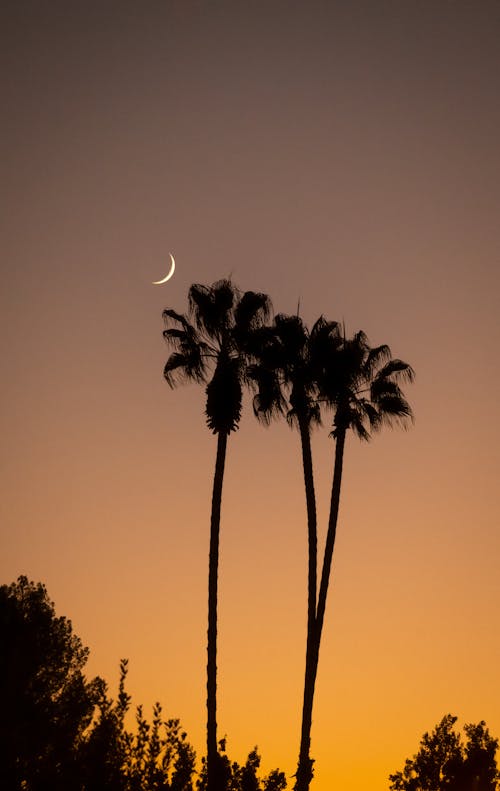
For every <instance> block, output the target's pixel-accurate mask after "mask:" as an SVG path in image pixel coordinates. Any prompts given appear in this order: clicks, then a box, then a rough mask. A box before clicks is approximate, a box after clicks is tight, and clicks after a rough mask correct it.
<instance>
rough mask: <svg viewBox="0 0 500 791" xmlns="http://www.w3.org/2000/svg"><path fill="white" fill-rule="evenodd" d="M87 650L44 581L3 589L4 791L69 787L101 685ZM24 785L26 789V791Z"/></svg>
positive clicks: (0, 710)
mask: <svg viewBox="0 0 500 791" xmlns="http://www.w3.org/2000/svg"><path fill="white" fill-rule="evenodd" d="M87 657H88V649H87V648H84V647H83V645H82V643H81V641H80V639H79V638H78V637H76V635H74V634H73V631H72V626H71V622H70V621H68V620H67V619H66V618H64V617H57V616H56V614H55V611H54V605H53V603H52V602H51V601H50V599H49V598H48V596H47V591H46V589H45V587H44V585H42V584H41V583H38V584H35V583H33V582H29V581H28V579H27V578H26V577H24V576H21V577H19V579H18V580H17V582H14V583H12V584H11V585H2V586H1V587H0V766H1V767H2V777H3V782H4V783H5V785H4V787H5V788H12V789H17V788H21V787H26V788H29V789H44V788H51V789H54V791H55V790H56V789H67V788H68V787H69V786H68V782H69V781H70V782H71V783H74V782H75V777H76V774H77V764H78V752H79V748H80V745H81V742H82V740H83V738H84V733H85V730H86V729H87V727H88V726H89V724H90V721H91V719H92V715H93V711H94V705H95V702H96V700H97V694H98V687H99V681H98V680H97V679H94V680H93V681H91V682H87V681H86V679H85V677H84V675H83V672H82V670H83V667H84V665H85V663H86V661H87ZM23 783H24V784H25V785H24V786H23Z"/></svg>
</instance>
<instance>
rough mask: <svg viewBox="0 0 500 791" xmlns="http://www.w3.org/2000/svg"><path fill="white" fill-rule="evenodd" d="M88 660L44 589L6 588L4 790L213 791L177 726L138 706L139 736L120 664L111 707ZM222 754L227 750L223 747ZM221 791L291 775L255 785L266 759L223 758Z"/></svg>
mask: <svg viewBox="0 0 500 791" xmlns="http://www.w3.org/2000/svg"><path fill="white" fill-rule="evenodd" d="M88 655H89V651H88V649H87V648H84V646H83V645H82V642H81V640H80V638H79V637H77V636H76V635H75V634H73V629H72V625H71V621H69V620H68V619H67V618H64V617H58V616H57V615H56V613H55V608H54V604H53V602H52V601H51V600H50V599H49V597H48V595H47V590H46V588H45V586H44V585H42V584H41V583H33V582H30V581H29V580H28V579H27V578H26V577H24V576H21V577H19V579H18V580H17V582H14V583H12V584H11V585H2V586H0V767H1V769H0V771H1V774H0V781H1V783H0V787H1V788H2V789H6V791H194V789H195V787H196V788H197V789H200V790H201V789H205V788H206V771H205V766H206V762H205V761H204V759H202V768H201V771H200V772H199V776H198V777H197V774H198V773H197V767H196V754H195V751H194V750H193V748H192V746H191V744H190V743H189V741H188V739H187V735H186V733H185V732H184V731H183V730H182V728H181V725H180V722H179V720H178V719H166V720H165V719H164V718H163V714H162V708H161V706H160V704H159V703H156V704H155V705H154V707H153V716H152V719H151V721H148V719H147V718H146V717H145V716H144V712H143V708H142V706H137V708H136V713H135V727H130V726H129V725H128V724H127V723H128V721H129V719H130V707H131V697H130V695H129V694H128V692H127V690H126V679H127V673H128V662H127V660H126V659H123V660H122V661H121V663H120V680H119V685H118V694H117V697H116V700H114V699H113V698H112V697H111V696H110V694H109V691H108V686H107V684H106V682H105V681H104V680H103V679H102V678H99V677H96V678H94V679H92V680H91V681H87V680H86V679H85V676H84V674H83V671H84V669H85V664H86V662H87V658H88ZM222 747H224V744H223V745H222ZM220 761H221V770H222V772H221V777H222V778H223V781H224V784H223V785H222V784H221V786H220V791H282V790H283V789H284V788H286V782H285V778H284V775H283V774H282V773H281V772H279V771H277V770H275V771H274V772H271V773H270V775H268V777H266V778H264V779H263V780H262V781H261V780H259V779H258V777H257V769H258V767H259V763H260V757H259V755H258V754H257V752H256V750H254V751H253V752H251V753H250V755H249V757H248V760H247V762H246V764H244V765H243V766H240V765H239V764H238V763H234V762H233V763H231V762H230V761H229V759H228V757H227V756H226V754H225V752H224V750H223V751H222V754H221V755H220Z"/></svg>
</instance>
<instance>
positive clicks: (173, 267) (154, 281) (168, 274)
mask: <svg viewBox="0 0 500 791" xmlns="http://www.w3.org/2000/svg"><path fill="white" fill-rule="evenodd" d="M170 260H171V262H172V263H171V265H170V270H169V271H168V272H167V274H166V275H165V277H164V278H163V280H153V286H161V284H162V283H166V282H167V280H170V278H171V277H172V275H173V274H174V272H175V259H174V256H173V255H172V253H170Z"/></svg>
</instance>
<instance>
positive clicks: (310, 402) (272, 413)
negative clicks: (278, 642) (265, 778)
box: [247, 314, 341, 776]
mask: <svg viewBox="0 0 500 791" xmlns="http://www.w3.org/2000/svg"><path fill="white" fill-rule="evenodd" d="M340 340H341V338H340V334H339V327H338V324H337V322H333V321H327V320H326V319H324V318H323V316H321V317H320V318H319V319H318V321H317V322H316V323H315V324H314V326H313V328H312V330H311V331H310V332H309V330H308V328H307V327H306V326H305V324H304V323H303V321H302V320H301V319H300V318H299V316H298V315H297V316H286V315H284V314H279V315H277V316H276V317H275V319H274V324H273V326H272V327H265V328H262V329H261V330H260V331H259V332H258V333H256V334H255V335H254V344H253V347H252V353H253V357H254V359H255V360H256V362H254V364H253V365H251V366H249V368H248V371H247V376H248V378H249V379H250V380H251V381H253V383H254V385H255V386H256V389H257V393H256V395H255V397H254V402H253V406H254V412H255V414H256V416H257V418H259V419H260V420H262V422H264V423H265V424H266V425H269V423H270V422H271V420H272V419H273V418H274V417H279V416H281V415H283V414H286V417H287V421H288V423H289V424H290V425H291V426H294V427H297V428H298V430H299V434H300V440H301V451H302V468H303V475H304V488H305V496H306V507H307V532H308V580H307V588H308V607H307V642H306V665H305V679H304V700H303V713H308V716H304V717H303V721H302V732H301V753H300V754H301V756H302V753H303V752H304V756H302V763H304V759H305V758H306V757H307V758H308V756H309V742H310V731H311V716H312V698H311V690H310V685H308V683H307V680H308V678H309V676H310V672H311V671H310V668H311V667H312V665H313V664H314V646H315V633H316V600H317V562H318V561H317V547H318V539H317V517H316V496H315V489H314V475H313V463H312V453H311V429H312V427H313V426H314V425H317V424H319V423H320V422H321V415H320V401H319V399H318V381H317V372H318V369H319V368H320V367H321V365H322V364H323V362H324V360H325V358H326V356H327V355H328V354H331V353H332V351H333V350H334V347H335V341H336V342H337V344H338V343H340ZM312 692H313V694H314V688H313V691H312ZM302 763H301V765H302ZM311 776H312V775H311Z"/></svg>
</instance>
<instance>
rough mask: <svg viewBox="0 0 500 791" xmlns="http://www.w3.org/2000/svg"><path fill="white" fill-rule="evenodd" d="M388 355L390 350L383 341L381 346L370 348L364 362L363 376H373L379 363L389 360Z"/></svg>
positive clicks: (389, 355)
mask: <svg viewBox="0 0 500 791" xmlns="http://www.w3.org/2000/svg"><path fill="white" fill-rule="evenodd" d="M390 357H391V350H390V348H389V346H387V344H385V343H384V344H382V346H375V347H374V348H373V349H370V350H369V352H368V354H367V357H366V361H365V364H364V373H365V376H366V377H367V378H370V377H371V376H373V375H374V373H375V371H376V370H377V368H379V367H380V365H381V363H383V362H385V360H390Z"/></svg>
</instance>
